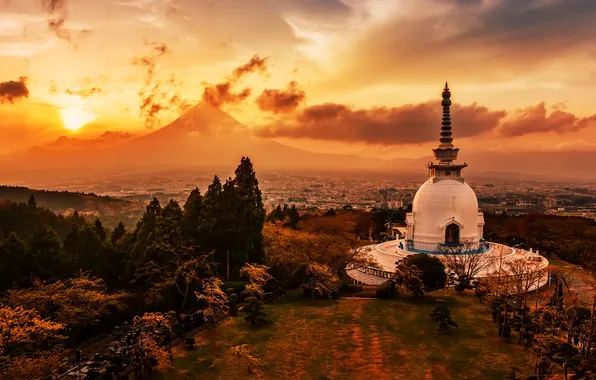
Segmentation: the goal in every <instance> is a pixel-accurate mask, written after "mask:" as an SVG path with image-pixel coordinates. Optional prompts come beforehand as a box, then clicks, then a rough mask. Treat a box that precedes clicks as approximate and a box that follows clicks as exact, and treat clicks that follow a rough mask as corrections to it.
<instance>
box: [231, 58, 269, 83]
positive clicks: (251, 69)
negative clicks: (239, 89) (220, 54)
mask: <svg viewBox="0 0 596 380" xmlns="http://www.w3.org/2000/svg"><path fill="white" fill-rule="evenodd" d="M266 71H267V58H261V57H259V56H257V55H255V56H253V57H252V58H251V59H250V60H249V61H248V62H246V63H245V64H244V65H242V66H239V67H236V68H235V69H234V71H233V72H232V77H233V78H234V79H236V80H237V79H240V78H242V77H243V76H244V75H246V74H249V73H255V72H259V73H261V74H264V73H265V72H266Z"/></svg>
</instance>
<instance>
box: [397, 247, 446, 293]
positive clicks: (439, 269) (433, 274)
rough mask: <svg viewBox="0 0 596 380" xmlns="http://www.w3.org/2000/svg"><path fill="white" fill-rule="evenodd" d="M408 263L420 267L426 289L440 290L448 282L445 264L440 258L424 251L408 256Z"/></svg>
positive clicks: (421, 277)
mask: <svg viewBox="0 0 596 380" xmlns="http://www.w3.org/2000/svg"><path fill="white" fill-rule="evenodd" d="M406 263H408V264H410V265H415V266H416V267H418V269H419V270H420V271H422V274H421V275H420V279H421V280H422V283H423V284H424V288H425V290H426V291H433V290H440V289H443V288H444V287H445V285H446V284H447V273H445V265H443V263H442V262H441V260H439V259H438V258H436V257H434V256H431V255H427V254H424V253H421V254H417V255H412V256H408V257H407V258H406Z"/></svg>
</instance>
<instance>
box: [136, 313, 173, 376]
mask: <svg viewBox="0 0 596 380" xmlns="http://www.w3.org/2000/svg"><path fill="white" fill-rule="evenodd" d="M132 331H133V333H134V336H135V339H134V344H133V348H132V352H131V353H130V356H131V358H132V359H133V362H135V363H137V364H139V365H141V368H143V369H145V370H147V371H148V372H152V371H153V369H154V368H156V367H160V366H162V367H163V366H167V365H169V363H170V347H168V345H169V343H170V341H171V338H172V327H171V326H170V323H169V322H168V319H167V318H165V317H164V316H163V315H162V314H158V313H145V314H143V315H142V316H135V317H134V319H133V322H132Z"/></svg>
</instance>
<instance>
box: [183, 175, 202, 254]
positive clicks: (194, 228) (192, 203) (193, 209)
mask: <svg viewBox="0 0 596 380" xmlns="http://www.w3.org/2000/svg"><path fill="white" fill-rule="evenodd" d="M202 203H203V196H202V195H201V191H200V190H199V188H198V187H197V188H195V189H194V190H192V191H191V192H190V194H189V195H188V199H187V200H186V203H185V204H184V235H185V237H186V238H187V239H188V240H189V241H190V242H191V243H192V244H197V242H198V240H199V237H198V228H199V223H200V216H201V205H202Z"/></svg>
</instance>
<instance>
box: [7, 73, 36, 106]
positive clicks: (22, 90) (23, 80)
mask: <svg viewBox="0 0 596 380" xmlns="http://www.w3.org/2000/svg"><path fill="white" fill-rule="evenodd" d="M27 79H28V78H27V77H20V78H19V80H17V81H14V80H9V81H8V82H0V103H11V104H12V103H14V102H15V101H17V100H21V99H23V98H28V97H29V89H28V88H27Z"/></svg>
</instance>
